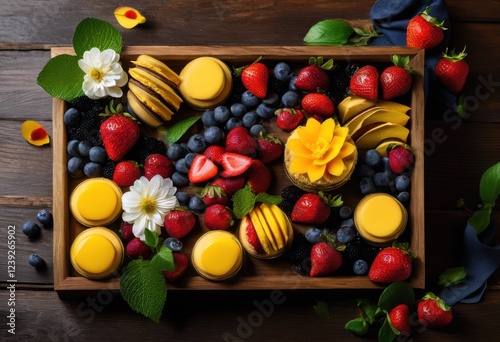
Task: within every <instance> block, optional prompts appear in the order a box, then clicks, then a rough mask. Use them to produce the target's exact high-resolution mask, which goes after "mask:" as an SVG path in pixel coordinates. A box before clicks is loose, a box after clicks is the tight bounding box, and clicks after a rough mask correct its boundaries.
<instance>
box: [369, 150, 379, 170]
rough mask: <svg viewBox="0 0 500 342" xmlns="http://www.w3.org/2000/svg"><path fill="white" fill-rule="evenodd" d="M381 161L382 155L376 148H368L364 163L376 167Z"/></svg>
mask: <svg viewBox="0 0 500 342" xmlns="http://www.w3.org/2000/svg"><path fill="white" fill-rule="evenodd" d="M381 162H382V156H381V155H380V153H379V152H378V151H377V150H376V149H370V150H368V151H366V154H365V164H366V165H368V166H371V167H377V166H379V165H380V163H381Z"/></svg>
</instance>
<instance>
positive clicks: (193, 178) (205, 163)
mask: <svg viewBox="0 0 500 342" xmlns="http://www.w3.org/2000/svg"><path fill="white" fill-rule="evenodd" d="M218 171H219V169H218V168H217V165H215V164H214V163H213V161H211V160H210V159H208V158H207V157H206V156H205V155H204V154H198V155H197V156H196V157H194V159H193V162H192V163H191V167H190V168H189V172H188V178H189V181H190V182H191V183H202V182H206V181H207V180H209V179H210V178H212V177H214V176H215V175H216V174H217V172H218Z"/></svg>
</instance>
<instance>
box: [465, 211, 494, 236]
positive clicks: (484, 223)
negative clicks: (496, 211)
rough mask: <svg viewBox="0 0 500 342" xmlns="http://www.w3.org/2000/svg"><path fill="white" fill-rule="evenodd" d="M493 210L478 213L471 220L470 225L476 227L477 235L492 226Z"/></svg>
mask: <svg viewBox="0 0 500 342" xmlns="http://www.w3.org/2000/svg"><path fill="white" fill-rule="evenodd" d="M490 215H491V209H489V210H487V209H485V210H479V211H476V212H475V213H474V214H472V216H471V217H470V219H469V221H468V222H469V224H470V225H471V226H472V227H474V230H475V231H476V234H481V233H482V232H483V231H484V230H485V229H486V227H488V226H489V225H490Z"/></svg>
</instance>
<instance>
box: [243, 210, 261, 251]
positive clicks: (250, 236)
mask: <svg viewBox="0 0 500 342" xmlns="http://www.w3.org/2000/svg"><path fill="white" fill-rule="evenodd" d="M245 220H246V221H247V226H246V228H245V233H246V235H247V240H248V243H249V244H251V245H252V246H253V248H255V251H256V252H257V253H262V252H263V251H264V249H263V248H262V245H261V244H260V241H259V237H258V236H257V232H256V231H255V227H254V226H253V224H252V220H250V218H249V217H245Z"/></svg>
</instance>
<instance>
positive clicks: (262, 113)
mask: <svg viewBox="0 0 500 342" xmlns="http://www.w3.org/2000/svg"><path fill="white" fill-rule="evenodd" d="M276 109H277V108H276V107H274V106H270V105H267V104H265V103H261V104H259V105H258V106H257V109H255V113H257V115H258V116H259V117H261V118H262V119H264V120H269V119H271V118H273V117H274V112H276Z"/></svg>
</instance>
